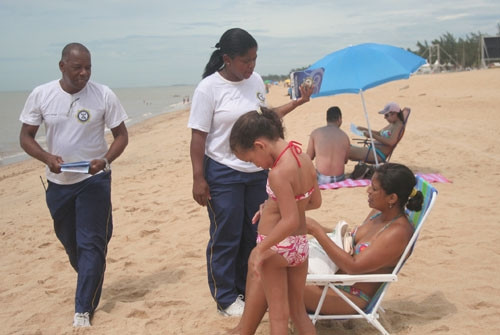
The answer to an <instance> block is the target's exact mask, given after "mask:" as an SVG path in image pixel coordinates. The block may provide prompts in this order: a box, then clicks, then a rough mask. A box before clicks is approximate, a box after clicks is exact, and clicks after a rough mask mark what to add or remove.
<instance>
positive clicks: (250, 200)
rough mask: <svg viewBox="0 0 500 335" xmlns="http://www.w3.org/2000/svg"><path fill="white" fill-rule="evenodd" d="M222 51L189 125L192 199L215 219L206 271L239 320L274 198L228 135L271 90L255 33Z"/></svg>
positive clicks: (239, 33)
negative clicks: (258, 220)
mask: <svg viewBox="0 0 500 335" xmlns="http://www.w3.org/2000/svg"><path fill="white" fill-rule="evenodd" d="M215 48H216V50H215V51H214V52H213V53H212V55H211V57H210V60H209V61H208V63H207V65H206V67H205V71H204V73H203V76H202V77H203V79H202V81H201V82H200V83H199V84H198V86H197V88H196V90H195V92H194V95H193V100H192V105H191V112H190V117H189V122H188V127H189V128H191V129H192V134H191V148H190V152H191V162H192V166H193V198H194V200H195V201H196V202H197V203H198V204H200V205H201V206H207V210H208V216H209V218H210V240H209V242H208V246H207V272H208V283H209V286H210V290H211V292H212V296H213V297H214V299H215V301H216V303H217V309H218V311H219V312H220V313H221V314H223V315H226V316H238V315H241V314H242V313H243V307H244V301H243V297H244V294H245V284H246V274H247V262H248V256H249V254H250V252H251V250H252V249H253V247H254V246H255V241H256V236H257V233H256V231H257V227H256V225H253V224H252V217H253V215H254V214H255V213H256V212H257V210H258V209H259V206H260V204H262V203H263V202H264V201H265V200H266V198H267V193H266V190H265V188H266V180H267V171H264V170H262V169H261V168H258V167H256V166H255V165H253V164H252V163H247V162H243V161H241V160H239V159H237V158H236V156H234V154H233V153H232V152H231V149H230V148H229V135H230V133H231V129H232V127H233V124H234V122H235V121H236V120H237V119H238V117H239V116H240V115H242V114H244V113H246V112H248V111H251V110H256V109H258V108H260V106H265V93H266V87H265V84H264V82H263V81H262V78H261V77H260V75H259V74H257V73H256V72H254V68H255V62H256V59H257V42H256V41H255V39H254V38H253V37H252V36H251V35H250V34H249V33H248V32H246V31H245V30H243V29H240V28H233V29H229V30H227V31H226V32H225V33H224V34H223V35H222V36H221V38H220V40H219V42H218V43H217V44H216V45H215ZM301 92H302V97H301V98H299V99H298V100H291V101H290V102H289V103H287V104H285V105H283V106H281V107H277V108H274V111H275V112H276V113H277V114H278V115H279V116H280V117H283V116H284V115H286V114H287V113H288V112H290V111H292V110H293V109H295V108H296V107H297V106H299V105H301V104H303V103H305V102H307V101H309V98H310V96H311V93H312V89H311V88H306V87H304V88H301Z"/></svg>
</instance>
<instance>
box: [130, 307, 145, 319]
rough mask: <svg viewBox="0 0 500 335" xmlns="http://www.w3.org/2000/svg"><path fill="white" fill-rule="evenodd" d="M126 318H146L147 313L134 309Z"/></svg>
mask: <svg viewBox="0 0 500 335" xmlns="http://www.w3.org/2000/svg"><path fill="white" fill-rule="evenodd" d="M127 318H136V319H148V318H149V316H148V313H146V312H145V311H141V310H138V309H134V310H133V311H132V312H130V313H129V314H128V315H127Z"/></svg>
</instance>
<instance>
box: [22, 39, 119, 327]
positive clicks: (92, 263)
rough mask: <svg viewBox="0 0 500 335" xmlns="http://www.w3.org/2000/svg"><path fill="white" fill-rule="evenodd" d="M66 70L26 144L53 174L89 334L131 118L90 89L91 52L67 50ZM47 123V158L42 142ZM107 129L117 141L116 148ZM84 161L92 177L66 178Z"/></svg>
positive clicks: (105, 94)
mask: <svg viewBox="0 0 500 335" xmlns="http://www.w3.org/2000/svg"><path fill="white" fill-rule="evenodd" d="M59 69H60V70H61V73H62V78H61V79H60V80H54V81H51V82H49V83H46V84H43V85H40V86H38V87H36V88H35V89H34V90H33V92H31V94H30V95H29V97H28V99H27V101H26V104H25V106H24V109H23V111H22V113H21V117H20V120H21V122H22V123H23V124H22V128H21V134H20V143H21V147H22V148H23V149H24V150H25V151H26V152H27V153H28V154H29V155H31V156H33V157H34V158H36V159H38V160H40V161H42V162H43V163H45V164H46V166H47V168H46V173H47V180H48V185H49V186H48V188H47V191H46V200H47V206H48V208H49V210H50V214H51V216H52V218H53V220H54V230H55V232H56V235H57V238H58V239H59V240H60V241H61V243H62V244H63V246H64V248H65V250H66V253H67V254H68V257H69V261H70V263H71V266H72V267H73V268H74V269H75V271H76V272H77V273H78V279H77V286H76V295H75V316H74V319H73V326H75V327H86V326H90V319H91V318H92V315H93V313H94V311H95V309H96V307H97V304H98V303H99V298H100V295H101V289H102V283H103V279H104V270H105V268H106V252H107V245H108V242H109V239H110V238H111V234H112V230H113V222H112V215H111V170H110V163H111V162H112V161H113V160H115V159H116V158H117V157H118V156H120V154H121V153H122V152H123V150H124V149H125V147H126V146H127V144H128V132H127V128H126V126H125V123H124V121H125V120H126V119H127V114H126V113H125V110H124V109H123V107H122V105H121V104H120V101H119V100H118V98H117V96H116V95H115V94H114V93H113V92H112V91H111V89H109V87H107V86H104V85H101V84H97V83H95V82H92V81H89V79H90V74H91V60H90V52H89V50H88V49H87V48H86V47H85V46H83V45H82V44H79V43H70V44H68V45H66V46H65V47H64V49H63V51H62V57H61V60H60V62H59ZM42 123H44V124H45V130H46V140H47V150H45V149H43V148H42V147H41V146H40V144H39V143H38V142H37V140H36V139H35V135H36V133H37V131H38V128H39V127H40V125H41V124H42ZM105 126H106V127H108V128H109V129H111V133H112V135H113V141H112V143H111V145H110V146H109V148H108V145H107V143H106V139H105V137H104V134H105V132H104V129H105ZM81 161H83V162H88V171H85V172H83V173H82V172H81V171H80V172H67V171H66V170H64V171H61V165H62V164H64V163H72V162H81ZM63 166H64V165H63Z"/></svg>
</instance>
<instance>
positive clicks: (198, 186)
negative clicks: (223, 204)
mask: <svg viewBox="0 0 500 335" xmlns="http://www.w3.org/2000/svg"><path fill="white" fill-rule="evenodd" d="M193 199H194V200H195V201H196V202H197V203H198V204H199V205H200V206H206V205H207V202H208V200H211V199H212V198H211V197H210V188H209V187H208V183H207V181H206V180H205V178H202V177H200V178H198V179H196V180H193Z"/></svg>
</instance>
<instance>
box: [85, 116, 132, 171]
mask: <svg viewBox="0 0 500 335" xmlns="http://www.w3.org/2000/svg"><path fill="white" fill-rule="evenodd" d="M111 134H113V142H111V145H110V146H109V149H108V152H107V153H106V155H105V156H104V157H105V158H106V159H107V160H108V162H109V163H111V162H112V161H114V160H115V159H117V158H118V157H119V156H120V155H121V154H122V152H123V150H125V148H126V147H127V144H128V131H127V127H126V126H125V123H124V122H122V123H120V124H119V125H118V126H117V127H115V128H112V129H111ZM105 167H106V162H105V161H104V160H103V159H93V160H92V161H91V162H90V169H89V173H90V174H96V173H97V172H99V171H101V170H104V168H105Z"/></svg>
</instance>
